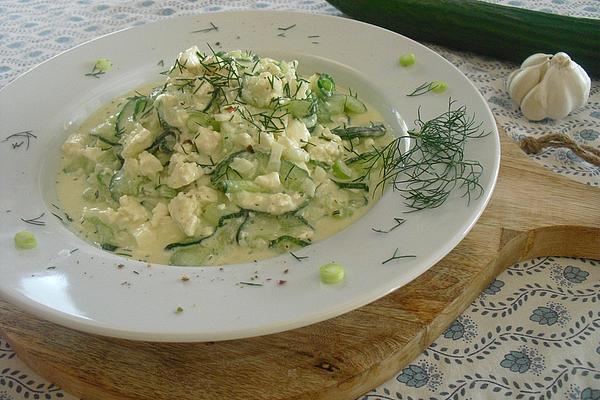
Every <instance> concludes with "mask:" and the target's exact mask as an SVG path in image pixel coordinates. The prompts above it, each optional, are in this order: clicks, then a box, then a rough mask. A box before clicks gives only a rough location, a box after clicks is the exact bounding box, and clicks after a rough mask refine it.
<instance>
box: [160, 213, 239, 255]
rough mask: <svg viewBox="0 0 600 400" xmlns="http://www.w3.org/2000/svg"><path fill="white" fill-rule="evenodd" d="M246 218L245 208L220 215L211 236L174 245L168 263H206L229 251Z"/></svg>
mask: <svg viewBox="0 0 600 400" xmlns="http://www.w3.org/2000/svg"><path fill="white" fill-rule="evenodd" d="M247 218H248V212H247V211H245V210H242V211H241V212H239V213H233V214H228V215H226V216H224V217H221V223H219V224H218V227H217V230H216V231H215V232H214V233H213V234H212V235H211V236H209V237H206V238H204V239H201V240H200V242H199V243H198V244H190V245H188V246H178V247H175V248H174V250H175V251H174V252H173V254H171V257H170V260H169V261H170V264H172V265H182V266H193V265H206V264H208V263H209V262H210V260H211V259H212V258H213V257H216V256H219V255H221V254H225V253H226V252H229V251H230V250H231V245H233V244H234V243H235V241H236V238H237V237H238V236H239V230H240V227H241V226H242V225H243V224H244V222H245V220H246V219H247ZM195 240H199V239H195ZM184 243H185V242H184Z"/></svg>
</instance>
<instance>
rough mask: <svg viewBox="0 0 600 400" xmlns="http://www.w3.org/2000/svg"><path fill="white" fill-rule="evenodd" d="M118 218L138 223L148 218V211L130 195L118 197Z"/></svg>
mask: <svg viewBox="0 0 600 400" xmlns="http://www.w3.org/2000/svg"><path fill="white" fill-rule="evenodd" d="M119 206H120V207H119V210H118V213H119V219H121V220H124V221H127V222H128V223H133V224H139V223H141V222H144V221H146V220H147V219H148V211H147V210H146V209H145V208H144V206H142V205H141V204H140V203H139V202H138V201H137V200H136V199H135V198H134V197H132V196H127V195H124V196H121V197H119Z"/></svg>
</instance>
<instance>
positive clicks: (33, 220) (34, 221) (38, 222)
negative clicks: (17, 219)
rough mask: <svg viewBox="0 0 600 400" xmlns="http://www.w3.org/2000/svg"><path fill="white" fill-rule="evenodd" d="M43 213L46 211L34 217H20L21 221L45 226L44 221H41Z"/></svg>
mask: <svg viewBox="0 0 600 400" xmlns="http://www.w3.org/2000/svg"><path fill="white" fill-rule="evenodd" d="M44 215H46V213H41V214H40V215H39V216H37V217H35V218H30V219H23V218H21V221H23V222H25V223H26V224H30V225H35V226H46V223H45V222H44V221H41V218H43V217H44Z"/></svg>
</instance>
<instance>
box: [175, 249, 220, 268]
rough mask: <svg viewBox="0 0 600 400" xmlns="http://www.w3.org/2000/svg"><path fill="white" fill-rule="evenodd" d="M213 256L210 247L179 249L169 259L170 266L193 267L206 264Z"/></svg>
mask: <svg viewBox="0 0 600 400" xmlns="http://www.w3.org/2000/svg"><path fill="white" fill-rule="evenodd" d="M211 254H213V250H212V248H210V247H204V246H201V245H195V246H189V247H181V248H178V249H177V250H176V251H175V252H174V253H173V254H171V257H170V259H169V264H171V265H180V266H183V267H193V266H199V265H203V264H206V261H207V260H208V259H209V257H210V256H211Z"/></svg>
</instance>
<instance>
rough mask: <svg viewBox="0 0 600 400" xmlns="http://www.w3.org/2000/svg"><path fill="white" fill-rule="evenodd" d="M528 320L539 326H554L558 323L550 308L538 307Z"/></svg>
mask: <svg viewBox="0 0 600 400" xmlns="http://www.w3.org/2000/svg"><path fill="white" fill-rule="evenodd" d="M529 319H530V320H531V321H534V322H537V323H539V324H540V325H554V324H555V323H557V322H558V314H557V313H556V311H554V310H553V309H551V308H548V307H538V308H536V309H535V310H533V314H531V317H529Z"/></svg>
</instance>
